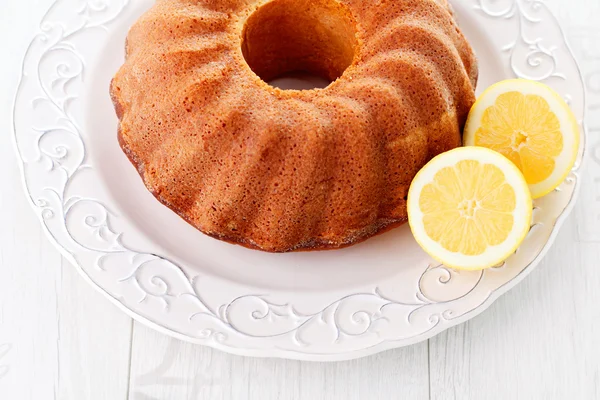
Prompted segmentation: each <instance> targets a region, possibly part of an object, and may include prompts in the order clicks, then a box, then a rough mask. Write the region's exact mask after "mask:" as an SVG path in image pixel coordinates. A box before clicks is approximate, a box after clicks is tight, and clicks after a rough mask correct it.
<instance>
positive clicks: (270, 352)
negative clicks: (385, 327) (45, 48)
mask: <svg viewBox="0 0 600 400" xmlns="http://www.w3.org/2000/svg"><path fill="white" fill-rule="evenodd" d="M60 1H61V0H55V1H54V2H53V3H52V4H51V6H50V7H49V10H48V11H47V12H46V13H45V14H44V16H43V17H42V21H41V22H42V23H43V22H44V20H45V19H46V17H47V16H48V14H49V13H50V11H51V10H52V9H53V7H54V6H55V5H56V4H57V3H58V2H60ZM480 1H483V0H480ZM519 1H520V0H514V2H515V3H517V2H519ZM124 2H125V4H127V3H128V2H129V0H124ZM546 9H547V11H548V13H549V14H550V15H551V18H552V19H553V20H554V22H555V26H556V29H557V30H558V31H559V33H560V35H561V36H562V38H563V41H564V45H565V47H566V50H567V51H568V53H569V55H570V56H571V57H572V59H573V60H574V66H575V68H576V71H577V74H578V78H579V79H580V80H581V82H582V87H583V93H582V96H583V118H582V123H581V136H582V143H581V152H582V156H581V158H579V159H578V160H579V163H578V165H577V166H576V168H574V169H573V171H574V172H578V171H581V170H582V168H583V166H584V165H585V164H586V163H587V162H589V160H588V159H587V157H586V154H587V152H588V140H589V132H588V127H587V114H588V109H587V102H588V93H587V91H588V89H587V87H586V85H585V83H584V78H583V74H582V71H581V67H580V64H579V62H578V60H577V58H576V57H575V55H574V53H573V50H572V47H571V45H570V43H569V40H568V38H567V37H566V35H565V33H564V30H563V27H562V25H561V24H560V21H559V20H558V18H557V17H556V15H555V13H554V12H553V11H552V10H550V9H549V8H548V7H547V6H546ZM32 45H33V41H32V43H31V44H30V45H29V47H28V48H27V50H26V52H25V55H24V57H23V61H22V63H21V66H22V69H21V73H20V77H19V84H18V86H17V90H16V93H15V95H14V100H13V110H12V111H13V112H12V113H11V117H12V126H13V135H12V137H13V140H12V141H13V148H14V150H15V152H16V154H17V158H18V159H17V163H18V165H19V171H20V177H21V183H22V185H23V187H24V189H25V194H26V197H27V199H28V202H29V203H30V204H31V206H32V207H33V209H34V210H36V211H39V206H38V205H36V203H35V200H34V199H33V197H32V194H31V192H30V189H29V186H28V183H27V178H26V171H25V160H24V159H23V156H22V154H21V150H20V148H19V145H18V133H17V126H16V112H17V102H18V96H19V93H20V92H21V89H22V85H23V80H24V78H25V72H24V71H25V63H26V62H27V57H28V55H29V51H30V48H31V46H32ZM581 181H582V180H581V177H580V176H579V179H576V180H575V183H574V191H573V194H572V196H571V199H570V200H569V202H568V204H567V206H566V207H565V208H564V210H563V211H562V213H561V214H560V215H559V216H558V218H557V219H556V221H555V224H554V226H553V228H552V232H551V234H550V236H549V238H548V240H547V241H546V243H545V244H544V246H543V248H542V249H541V251H540V252H539V253H538V254H537V256H536V257H535V259H534V260H533V261H532V262H531V263H529V264H528V265H527V266H526V267H524V269H523V270H522V271H521V272H520V273H518V274H517V275H516V276H515V277H514V278H513V279H511V280H510V281H508V282H506V283H504V284H503V285H501V286H499V287H498V288H497V289H495V290H494V291H492V292H491V294H490V295H489V296H488V297H487V298H486V299H485V301H484V302H483V303H482V304H480V305H479V306H477V307H476V308H474V309H472V310H470V311H468V312H466V313H465V314H463V315H461V316H460V317H457V318H454V319H452V320H449V321H447V322H446V324H444V325H436V326H435V327H433V328H432V329H431V330H428V331H426V332H424V333H422V334H420V335H417V336H414V337H412V338H410V339H403V340H402V342H401V344H399V342H400V340H396V341H394V340H386V341H382V342H380V343H377V344H375V345H373V346H369V347H365V348H361V349H359V350H353V351H345V352H343V353H324V354H318V353H313V352H311V353H303V352H298V351H293V350H287V349H274V348H270V349H260V348H238V347H234V346H227V345H223V344H221V343H220V342H218V341H210V342H207V341H206V340H204V339H200V338H194V337H191V336H188V335H185V334H182V333H180V332H176V331H174V330H171V329H169V328H167V327H165V326H162V325H160V324H159V323H158V322H155V321H152V320H151V319H150V318H147V317H145V316H142V315H140V314H138V313H136V312H135V311H133V310H132V309H130V308H129V307H127V305H125V304H123V303H122V302H121V301H119V300H118V299H117V298H115V297H113V296H112V295H111V294H110V293H108V292H107V291H106V290H105V289H104V288H103V287H102V286H100V285H99V284H98V283H97V282H95V281H94V280H93V279H92V278H91V277H90V276H89V275H88V274H87V273H86V272H85V270H84V268H83V267H82V265H81V264H80V263H79V262H78V261H77V260H76V258H75V256H74V255H73V254H72V253H71V252H69V250H68V249H67V248H66V247H65V246H64V245H63V244H61V243H60V242H59V240H58V239H57V238H56V237H55V236H54V235H53V234H52V232H51V231H50V229H49V227H48V226H47V225H46V224H45V223H44V218H43V216H42V215H41V213H39V212H36V214H37V216H38V218H39V220H40V222H41V225H42V230H43V231H44V233H45V234H46V236H47V237H48V238H49V239H50V241H51V243H52V244H53V245H54V246H55V247H56V248H58V250H59V251H60V253H61V255H62V256H63V257H65V258H66V259H67V260H68V261H69V262H70V263H71V264H73V265H74V266H75V268H76V270H77V271H78V272H79V273H80V275H82V276H83V278H84V279H85V280H86V281H87V282H88V283H89V284H91V286H92V287H94V288H95V289H96V290H97V291H99V292H100V293H102V294H103V295H104V296H105V297H107V298H108V300H109V301H111V302H112V303H113V304H115V305H116V306H117V307H118V308H119V309H121V310H122V311H123V312H125V313H126V314H127V315H129V316H130V317H131V318H133V319H134V320H136V321H139V322H141V323H143V324H144V325H146V326H148V327H150V328H152V329H154V330H156V331H159V332H161V333H163V334H166V335H169V336H171V337H175V338H177V339H180V340H184V341H187V342H191V343H195V344H201V345H208V346H210V347H212V348H215V349H218V350H221V351H225V352H227V353H230V354H235V355H240V356H251V357H257V358H283V359H292V360H302V361H315V362H323V361H345V360H352V359H357V358H361V357H366V356H370V355H374V354H377V353H380V352H383V351H386V350H390V349H394V348H399V347H405V346H409V345H413V344H416V343H419V342H422V341H425V340H428V339H430V338H432V337H434V336H436V335H438V334H439V333H441V332H443V331H445V330H447V329H449V328H451V327H454V326H456V325H459V324H462V323H464V322H466V321H468V320H470V319H472V318H473V317H475V316H477V315H479V314H481V313H483V312H484V311H485V310H487V309H488V308H489V307H490V306H491V305H492V304H493V303H494V302H495V301H496V300H497V299H498V298H499V297H500V296H502V295H504V294H505V293H507V292H508V291H509V290H511V289H512V288H514V287H515V286H517V285H518V284H519V283H520V282H521V281H522V280H523V279H525V278H526V277H527V276H528V275H529V274H530V273H531V272H532V271H533V270H534V269H535V268H536V267H537V265H538V264H539V263H540V262H541V261H542V259H543V258H544V257H545V255H546V254H547V252H548V251H549V249H550V248H551V246H552V245H553V243H554V241H555V240H556V237H557V235H558V233H559V232H560V229H561V228H562V226H563V224H564V223H565V221H566V220H567V218H568V217H569V216H570V215H571V213H572V211H573V209H574V207H575V205H576V203H577V200H578V198H579V195H580V192H581Z"/></svg>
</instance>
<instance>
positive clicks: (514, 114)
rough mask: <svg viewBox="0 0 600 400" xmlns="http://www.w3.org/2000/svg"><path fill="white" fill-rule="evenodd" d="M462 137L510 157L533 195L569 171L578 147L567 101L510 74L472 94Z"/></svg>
mask: <svg viewBox="0 0 600 400" xmlns="http://www.w3.org/2000/svg"><path fill="white" fill-rule="evenodd" d="M464 142H465V145H466V146H482V147H487V148H489V149H492V150H495V151H497V152H499V153H501V154H503V155H504V156H506V157H507V158H508V159H509V160H511V161H512V162H513V163H515V165H516V166H517V167H519V169H520V170H521V172H523V175H524V176H525V179H526V180H527V183H528V184H529V189H530V190H531V195H532V196H533V198H534V199H537V198H540V197H542V196H545V195H547V194H548V193H550V192H551V191H553V190H554V189H556V188H557V187H558V186H559V185H560V184H561V183H562V182H563V181H564V180H565V178H566V177H567V176H568V175H569V172H570V171H571V169H572V168H573V165H574V164H575V160H576V159H577V154H578V152H579V127H578V124H577V120H576V118H575V116H574V115H573V112H572V111H571V109H570V108H569V106H568V105H567V103H566V102H565V101H564V100H563V99H562V98H561V97H560V96H559V95H558V93H556V92H555V91H554V90H552V89H551V88H550V87H548V86H546V85H543V84H541V83H537V82H533V81H528V80H525V79H511V80H506V81H503V82H500V83H497V84H495V85H493V86H491V87H490V88H489V89H487V90H486V91H485V92H484V93H483V94H482V95H481V97H480V98H479V99H478V100H477V102H476V103H475V105H474V106H473V108H472V109H471V113H470V114H469V118H468V120H467V125H466V127H465V132H464Z"/></svg>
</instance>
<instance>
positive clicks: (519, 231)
mask: <svg viewBox="0 0 600 400" xmlns="http://www.w3.org/2000/svg"><path fill="white" fill-rule="evenodd" d="M532 209H533V205H532V200H531V194H530V192H529V188H528V186H527V182H526V181H525V178H524V177H523V174H522V173H521V171H519V169H518V168H517V167H516V166H515V165H514V164H513V163H512V162H510V161H509V160H508V159H507V158H506V157H504V156H502V155H501V154H500V153H497V152H495V151H492V150H489V149H486V148H482V147H462V148H458V149H456V150H452V151H449V152H447V153H444V154H441V155H439V156H437V157H436V158H434V159H433V160H431V161H430V162H429V163H428V164H427V165H426V166H425V167H424V168H423V169H422V170H421V171H420V172H419V173H418V174H417V176H416V177H415V179H414V180H413V183H412V185H411V187H410V190H409V193H408V221H409V224H410V228H411V230H412V232H413V235H414V237H415V239H416V240H417V242H418V243H419V244H420V245H421V247H422V248H423V249H424V250H425V251H426V252H427V253H429V255H431V256H432V257H433V258H434V259H436V260H437V261H439V262H441V263H443V264H444V265H446V266H448V267H451V268H456V269H469V270H477V269H484V268H490V267H494V266H496V265H498V264H500V263H502V262H503V261H505V260H506V259H507V258H508V257H509V256H510V255H511V254H513V253H514V252H515V251H516V249H517V248H518V246H519V245H520V244H521V243H522V242H523V240H524V239H525V236H526V235H527V233H528V232H529V230H530V224H531V213H532Z"/></svg>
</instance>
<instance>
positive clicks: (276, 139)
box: [111, 0, 477, 252]
mask: <svg viewBox="0 0 600 400" xmlns="http://www.w3.org/2000/svg"><path fill="white" fill-rule="evenodd" d="M275 1H278V2H280V3H281V7H282V9H284V10H285V9H290V10H292V9H294V7H298V3H299V2H302V3H315V4H309V5H312V6H314V7H317V8H318V7H321V8H323V7H326V9H327V10H330V11H327V12H331V13H340V15H342V16H343V17H344V18H346V19H348V21H350V22H351V23H352V24H353V26H354V28H355V29H356V54H355V56H354V59H353V60H352V63H351V65H350V66H349V67H348V68H347V69H346V70H345V71H344V73H343V75H342V76H341V77H340V78H339V79H337V80H336V81H334V82H333V83H332V84H331V85H330V86H328V87H327V88H326V89H322V90H309V91H283V90H280V89H276V88H273V87H271V86H269V85H268V84H266V83H265V82H263V81H262V80H261V79H260V78H259V77H258V76H257V75H256V74H255V73H254V72H253V71H252V69H251V68H250V66H249V65H248V63H247V62H246V61H245V58H244V54H242V41H243V40H244V38H243V35H244V32H245V31H244V30H245V29H246V30H248V29H249V28H248V27H247V26H246V25H247V21H248V19H249V18H250V16H251V15H252V14H253V13H254V12H255V11H256V10H257V9H258V8H259V7H260V6H263V5H264V4H265V3H269V1H266V0H239V1H236V0H225V1H224V0H218V1H217V0H200V1H197V0H195V1H191V0H190V1H184V0H177V1H172V0H169V1H167V0H159V1H157V3H156V5H155V6H154V7H153V8H152V9H151V10H150V11H149V12H148V13H147V14H145V15H144V16H143V17H142V18H141V19H140V20H139V21H138V22H137V23H136V24H135V25H134V27H133V28H132V29H131V31H130V34H129V36H128V44H127V61H126V63H125V65H124V66H123V67H122V68H121V70H120V71H119V72H118V74H117V75H116V76H115V78H114V80H113V84H112V87H111V93H112V96H113V100H114V102H115V106H116V109H117V113H118V115H119V118H120V121H121V122H120V129H119V140H120V143H121V146H122V148H123V150H124V151H125V153H126V154H127V155H128V157H129V158H130V159H131V161H132V162H133V163H134V164H135V165H136V167H137V169H138V171H139V173H140V175H141V176H142V178H143V179H144V182H145V184H146V186H147V187H148V189H149V190H150V191H152V193H153V194H154V195H155V196H156V197H157V198H158V199H159V200H160V201H161V202H162V203H164V204H165V205H167V206H168V207H170V208H171V209H173V210H174V211H176V212H177V213H178V214H179V215H181V216H182V217H183V218H185V219H186V220H187V221H188V222H189V223H191V224H193V225H194V226H195V227H197V228H198V229H199V230H201V231H203V232H204V233H206V234H208V235H211V236H213V237H217V238H219V239H223V240H227V241H231V242H234V243H239V244H242V245H245V246H248V247H252V248H257V249H261V250H266V251H273V252H284V251H292V250H299V249H325V248H337V247H342V246H347V245H351V244H354V243H356V242H359V241H361V240H363V239H366V238H368V237H371V236H373V235H375V234H376V233H378V232H381V231H383V230H385V229H389V228H392V227H395V226H398V225H400V224H402V223H404V222H405V221H406V218H407V217H406V195H407V192H408V188H409V185H410V183H411V181H412V179H413V177H414V175H415V174H416V172H417V171H418V170H419V169H420V168H422V166H423V165H425V163H426V162H427V161H428V160H430V159H431V158H432V157H434V156H435V155H437V154H439V153H441V152H443V151H446V150H449V149H452V148H454V147H457V146H459V145H460V140H461V138H460V130H461V128H462V126H463V124H464V122H465V120H466V117H467V114H468V111H469V109H470V107H471V106H472V104H473V102H474V100H475V95H474V87H475V84H476V80H477V65H476V60H475V57H474V55H473V52H472V50H471V47H470V46H469V44H468V43H467V41H466V40H465V38H464V36H463V35H462V34H461V32H460V30H459V29H458V27H457V25H456V23H455V21H454V18H453V17H452V15H451V13H450V12H449V10H448V8H447V3H446V2H445V0H440V1H439V2H438V1H434V0H405V1H397V0H394V1H391V0H390V1H383V0H380V1H375V2H371V1H369V2H367V1H359V0H346V1H340V4H338V5H335V4H334V5H333V6H332V5H331V4H330V3H331V2H332V1H333V0H311V1H308V2H307V1H306V0H275ZM275 6H279V5H275ZM275 6H274V7H275ZM277 12H279V11H277ZM344 13H345V14H347V15H345V14H344ZM287 17H288V16H286V15H283V16H282V18H283V19H282V21H283V22H282V21H278V23H285V18H287ZM289 18H297V16H294V15H290V16H289ZM309 22H310V21H309ZM309 22H307V23H309ZM300 26H301V24H300ZM250 28H252V27H250ZM299 29H300V27H299ZM318 39H319V38H317V39H315V40H318ZM334 64H335V60H333V61H332V65H334Z"/></svg>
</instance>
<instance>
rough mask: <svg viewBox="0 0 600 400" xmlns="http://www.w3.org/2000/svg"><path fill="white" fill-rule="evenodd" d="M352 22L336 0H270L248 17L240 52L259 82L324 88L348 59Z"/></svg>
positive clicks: (353, 40) (351, 57) (353, 37)
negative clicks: (258, 78) (308, 0)
mask: <svg viewBox="0 0 600 400" xmlns="http://www.w3.org/2000/svg"><path fill="white" fill-rule="evenodd" d="M356 47H357V40H356V30H355V23H354V20H353V18H352V15H351V14H350V12H349V10H348V9H347V8H346V7H345V6H343V5H342V4H340V3H339V2H338V1H336V0H313V1H310V2H307V1H305V0H273V1H271V2H269V3H267V4H265V5H263V6H262V7H260V8H259V9H258V10H256V11H255V12H254V13H253V14H252V15H251V16H250V18H249V19H248V21H247V22H246V26H245V27H244V34H243V39H242V53H243V54H244V58H245V59H246V62H247V63H248V65H249V66H250V68H251V69H252V71H254V73H256V74H257V75H258V76H259V77H260V78H261V79H262V80H263V81H265V82H268V83H270V84H271V85H272V86H276V87H280V88H282V89H304V90H306V89H314V88H323V87H326V86H327V85H329V84H330V83H331V82H333V81H335V80H336V79H338V78H339V77H340V76H342V74H343V73H344V71H346V69H347V68H348V67H349V66H350V65H351V64H352V61H353V60H354V56H355V52H356Z"/></svg>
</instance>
